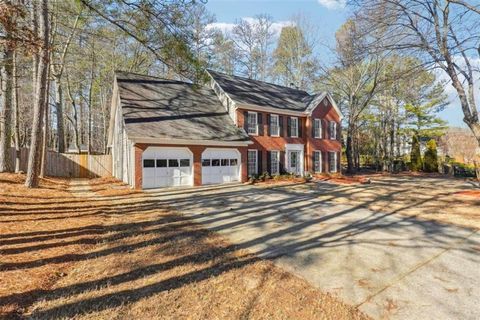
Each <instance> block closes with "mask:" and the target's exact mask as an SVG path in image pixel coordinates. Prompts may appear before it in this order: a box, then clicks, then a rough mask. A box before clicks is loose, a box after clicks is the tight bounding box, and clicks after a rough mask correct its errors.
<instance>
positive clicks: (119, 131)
mask: <svg viewBox="0 0 480 320" xmlns="http://www.w3.org/2000/svg"><path fill="white" fill-rule="evenodd" d="M119 100H120V97H118V96H117V99H116V106H117V108H116V112H115V121H114V122H113V123H114V128H113V137H112V157H113V159H112V161H113V176H114V177H115V178H117V179H119V180H122V181H123V182H125V183H128V184H129V185H132V186H133V182H134V179H133V177H134V156H133V152H134V151H133V143H132V142H131V141H130V140H129V139H128V136H127V132H126V131H125V124H124V121H123V115H122V108H121V106H120V101H119Z"/></svg>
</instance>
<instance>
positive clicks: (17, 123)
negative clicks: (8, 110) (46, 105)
mask: <svg viewBox="0 0 480 320" xmlns="http://www.w3.org/2000/svg"><path fill="white" fill-rule="evenodd" d="M12 72H13V111H14V113H13V116H14V130H13V133H14V140H15V172H16V173H19V172H20V110H19V109H18V108H19V106H18V84H17V54H16V52H14V53H13V69H12Z"/></svg>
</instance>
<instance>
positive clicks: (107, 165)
mask: <svg viewBox="0 0 480 320" xmlns="http://www.w3.org/2000/svg"><path fill="white" fill-rule="evenodd" d="M10 154H11V157H12V162H11V163H12V165H13V164H14V163H15V149H14V148H11V149H10ZM27 166H28V149H27V148H22V149H21V151H20V170H22V171H24V172H26V171H27ZM46 174H47V176H50V177H68V178H97V177H111V176H112V155H110V154H105V155H103V154H102V155H88V154H70V153H58V152H54V151H48V152H47V161H46Z"/></svg>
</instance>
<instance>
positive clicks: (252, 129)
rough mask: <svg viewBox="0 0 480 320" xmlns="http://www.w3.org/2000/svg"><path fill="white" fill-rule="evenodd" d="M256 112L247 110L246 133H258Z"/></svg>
mask: <svg viewBox="0 0 480 320" xmlns="http://www.w3.org/2000/svg"><path fill="white" fill-rule="evenodd" d="M257 116H258V115H257V113H256V112H250V111H249V112H248V117H247V131H248V134H258V118H257Z"/></svg>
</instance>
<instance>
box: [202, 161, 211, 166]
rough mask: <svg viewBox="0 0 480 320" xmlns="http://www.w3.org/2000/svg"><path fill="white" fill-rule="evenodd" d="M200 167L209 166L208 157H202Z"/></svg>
mask: <svg viewBox="0 0 480 320" xmlns="http://www.w3.org/2000/svg"><path fill="white" fill-rule="evenodd" d="M202 167H210V159H203V160H202Z"/></svg>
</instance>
